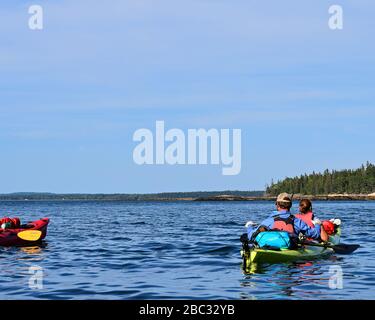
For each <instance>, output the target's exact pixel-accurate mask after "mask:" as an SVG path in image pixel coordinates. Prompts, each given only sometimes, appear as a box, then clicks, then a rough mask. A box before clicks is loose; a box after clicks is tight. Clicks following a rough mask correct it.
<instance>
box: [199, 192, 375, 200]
mask: <svg viewBox="0 0 375 320" xmlns="http://www.w3.org/2000/svg"><path fill="white" fill-rule="evenodd" d="M303 198H307V199H310V200H323V201H338V200H346V201H348V200H350V201H371V200H375V193H371V194H347V193H343V194H339V193H334V194H323V195H302V194H295V195H293V200H301V199H303ZM275 200H276V196H260V197H242V196H233V195H225V194H224V195H218V196H213V197H200V198H196V199H194V201H275Z"/></svg>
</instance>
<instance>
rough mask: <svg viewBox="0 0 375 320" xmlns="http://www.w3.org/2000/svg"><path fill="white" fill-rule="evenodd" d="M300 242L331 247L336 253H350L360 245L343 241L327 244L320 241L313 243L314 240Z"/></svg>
mask: <svg viewBox="0 0 375 320" xmlns="http://www.w3.org/2000/svg"><path fill="white" fill-rule="evenodd" d="M301 244H305V245H308V246H312V247H321V248H331V249H333V250H334V251H335V252H336V253H338V254H351V253H353V252H354V251H355V250H357V249H358V248H359V247H360V245H359V244H344V243H340V244H335V245H329V244H320V243H315V242H302V243H301Z"/></svg>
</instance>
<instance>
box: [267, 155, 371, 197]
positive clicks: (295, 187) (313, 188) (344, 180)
mask: <svg viewBox="0 0 375 320" xmlns="http://www.w3.org/2000/svg"><path fill="white" fill-rule="evenodd" d="M281 192H288V193H293V194H305V195H323V194H324V195H328V194H333V193H334V194H353V195H356V194H372V193H374V192H375V165H373V164H372V163H370V162H367V163H366V164H365V165H362V166H361V167H360V168H358V169H354V170H353V169H352V170H351V169H347V170H340V171H337V170H328V169H327V170H325V171H324V172H323V173H315V172H313V173H311V174H304V175H300V176H297V177H294V178H286V179H284V180H281V181H278V182H276V183H274V182H272V183H271V184H270V185H269V186H267V188H266V195H269V196H275V195H277V194H279V193H281Z"/></svg>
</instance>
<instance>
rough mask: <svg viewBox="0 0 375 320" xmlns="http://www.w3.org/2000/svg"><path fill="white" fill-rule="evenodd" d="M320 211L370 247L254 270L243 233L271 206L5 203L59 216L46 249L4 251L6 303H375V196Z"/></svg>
mask: <svg viewBox="0 0 375 320" xmlns="http://www.w3.org/2000/svg"><path fill="white" fill-rule="evenodd" d="M294 207H296V204H295V205H294ZM314 207H315V213H316V214H317V215H318V216H319V217H320V218H332V217H340V218H341V219H342V221H343V228H342V242H345V243H359V244H361V245H362V247H361V248H360V249H358V250H357V251H356V252H355V253H354V254H352V255H347V256H344V255H334V256H331V257H330V258H328V259H325V260H315V261H308V262H305V263H294V264H279V265H266V266H264V268H262V269H261V270H259V271H258V272H257V273H254V274H249V275H246V274H244V273H243V271H242V269H241V257H240V249H241V243H240V241H239V237H240V235H241V234H242V233H243V232H244V231H245V230H244V227H243V226H244V224H245V223H246V221H248V220H254V221H260V220H262V219H263V218H265V217H266V216H267V215H268V214H269V212H270V211H272V210H273V203H271V202H230V203H229V202H228V203H227V202H212V203H211V202H209V203H208V202H204V203H200V202H173V203H160V202H147V203H146V202H137V203H136V202H0V214H1V215H2V216H19V217H21V219H22V221H30V220H36V219H39V218H41V217H49V218H50V219H51V223H50V225H49V230H48V235H47V238H46V241H45V243H44V245H43V246H42V247H29V248H3V247H0V260H1V264H0V279H1V290H0V299H375V291H374V289H373V288H374V286H375V243H374V241H375V238H374V228H375V202H315V206H314ZM30 267H34V268H40V270H41V271H39V273H37V276H38V277H39V276H42V278H40V277H39V282H36V281H35V279H34V278H33V277H32V274H31V273H30V272H32V271H30ZM338 267H340V268H341V269H339V268H338ZM332 270H342V272H343V288H342V289H330V287H329V283H330V279H331V281H332V278H331V277H332V275H333V274H332V273H330V271H331V272H332ZM40 279H42V280H40ZM35 284H38V285H39V289H37V288H35V287H34V285H35ZM41 286H42V287H43V288H41Z"/></svg>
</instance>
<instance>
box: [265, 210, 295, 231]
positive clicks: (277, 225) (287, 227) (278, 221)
mask: <svg viewBox="0 0 375 320" xmlns="http://www.w3.org/2000/svg"><path fill="white" fill-rule="evenodd" d="M271 229H272V230H278V231H286V232H289V233H292V234H293V233H295V231H294V216H292V215H290V216H289V217H288V218H280V217H276V218H274V223H273V225H272V228H271Z"/></svg>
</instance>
